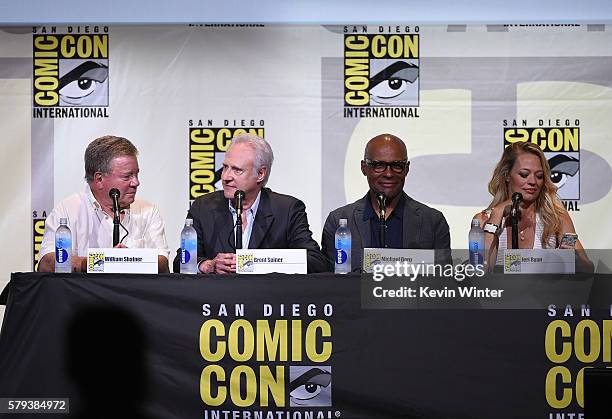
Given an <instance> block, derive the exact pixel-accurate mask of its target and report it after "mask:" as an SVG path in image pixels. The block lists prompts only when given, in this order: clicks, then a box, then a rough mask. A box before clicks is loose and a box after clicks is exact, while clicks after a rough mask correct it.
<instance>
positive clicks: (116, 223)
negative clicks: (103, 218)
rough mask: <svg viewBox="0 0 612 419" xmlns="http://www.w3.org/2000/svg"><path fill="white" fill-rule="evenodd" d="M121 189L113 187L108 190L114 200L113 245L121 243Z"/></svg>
mask: <svg viewBox="0 0 612 419" xmlns="http://www.w3.org/2000/svg"><path fill="white" fill-rule="evenodd" d="M120 195H121V194H120V193H119V189H117V188H112V189H111V190H110V191H108V196H109V197H110V199H111V200H112V201H113V215H114V216H113V247H115V246H117V245H118V244H119V224H120V223H121V215H120V214H119V196H120Z"/></svg>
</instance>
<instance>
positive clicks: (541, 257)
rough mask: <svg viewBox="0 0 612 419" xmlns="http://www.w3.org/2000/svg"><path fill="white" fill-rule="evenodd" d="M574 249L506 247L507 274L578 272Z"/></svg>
mask: <svg viewBox="0 0 612 419" xmlns="http://www.w3.org/2000/svg"><path fill="white" fill-rule="evenodd" d="M575 260H576V257H575V251H574V249H506V250H504V273H505V274H540V273H542V274H544V273H546V274H573V273H576V265H575Z"/></svg>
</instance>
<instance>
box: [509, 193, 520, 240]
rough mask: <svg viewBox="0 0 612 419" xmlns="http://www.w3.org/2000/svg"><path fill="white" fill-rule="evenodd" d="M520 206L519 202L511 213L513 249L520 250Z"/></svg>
mask: <svg viewBox="0 0 612 419" xmlns="http://www.w3.org/2000/svg"><path fill="white" fill-rule="evenodd" d="M517 206H518V202H517V205H516V206H514V205H513V206H512V210H511V211H510V218H511V222H512V248H513V249H518V248H519V245H518V210H517V208H516V207H517Z"/></svg>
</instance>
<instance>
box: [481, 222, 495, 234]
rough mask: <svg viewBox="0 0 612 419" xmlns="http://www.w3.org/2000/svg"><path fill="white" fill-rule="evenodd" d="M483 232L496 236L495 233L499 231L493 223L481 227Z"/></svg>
mask: <svg viewBox="0 0 612 419" xmlns="http://www.w3.org/2000/svg"><path fill="white" fill-rule="evenodd" d="M483 230H484V231H485V233H490V234H493V235H494V236H496V235H497V231H498V230H499V226H498V225H496V224H493V223H486V224H485V225H484V227H483Z"/></svg>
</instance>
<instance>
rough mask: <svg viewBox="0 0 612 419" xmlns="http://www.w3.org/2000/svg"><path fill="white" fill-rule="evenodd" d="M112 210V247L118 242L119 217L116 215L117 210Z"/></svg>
mask: <svg viewBox="0 0 612 419" xmlns="http://www.w3.org/2000/svg"><path fill="white" fill-rule="evenodd" d="M114 212H115V216H114V217H113V247H115V246H117V245H118V244H119V224H120V220H119V217H117V213H118V211H114Z"/></svg>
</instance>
